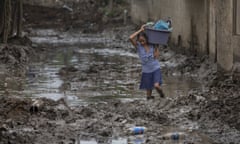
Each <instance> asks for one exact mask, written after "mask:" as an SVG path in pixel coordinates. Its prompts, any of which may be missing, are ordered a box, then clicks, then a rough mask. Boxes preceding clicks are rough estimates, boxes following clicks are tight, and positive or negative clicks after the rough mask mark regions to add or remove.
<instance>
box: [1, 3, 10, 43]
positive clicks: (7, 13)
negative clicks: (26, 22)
mask: <svg viewBox="0 0 240 144" xmlns="http://www.w3.org/2000/svg"><path fill="white" fill-rule="evenodd" d="M10 26H11V0H5V3H4V29H3V43H5V44H6V43H7V40H8V35H9V32H10Z"/></svg>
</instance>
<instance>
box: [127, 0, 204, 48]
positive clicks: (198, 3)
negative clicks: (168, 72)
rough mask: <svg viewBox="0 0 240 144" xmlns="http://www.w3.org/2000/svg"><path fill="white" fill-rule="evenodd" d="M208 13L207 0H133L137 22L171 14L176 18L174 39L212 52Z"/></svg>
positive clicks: (132, 7) (134, 17)
mask: <svg viewBox="0 0 240 144" xmlns="http://www.w3.org/2000/svg"><path fill="white" fill-rule="evenodd" d="M207 14H208V5H207V0H132V3H131V16H132V20H133V21H134V22H135V23H137V24H140V23H145V22H147V21H151V20H154V21H156V20H159V19H164V18H166V17H168V16H170V17H171V18H172V20H173V33H172V35H171V43H172V44H174V45H176V46H179V47H184V48H186V49H189V50H190V51H195V52H198V53H206V52H208V48H207V47H208V43H207V38H208V33H207V29H208V27H207V25H208V23H207V22H208V20H207V18H208V15H207ZM189 50H187V51H189Z"/></svg>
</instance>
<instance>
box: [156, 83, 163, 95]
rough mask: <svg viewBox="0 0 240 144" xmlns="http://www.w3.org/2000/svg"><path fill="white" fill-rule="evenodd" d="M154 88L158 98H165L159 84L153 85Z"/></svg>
mask: <svg viewBox="0 0 240 144" xmlns="http://www.w3.org/2000/svg"><path fill="white" fill-rule="evenodd" d="M154 88H155V89H156V90H157V92H158V93H159V95H160V97H165V95H164V93H163V91H162V89H161V86H160V84H159V83H155V84H154Z"/></svg>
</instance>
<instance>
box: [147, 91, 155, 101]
mask: <svg viewBox="0 0 240 144" xmlns="http://www.w3.org/2000/svg"><path fill="white" fill-rule="evenodd" d="M153 98H154V97H153V96H152V90H147V99H153Z"/></svg>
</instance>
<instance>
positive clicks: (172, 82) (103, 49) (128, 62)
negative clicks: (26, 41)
mask: <svg viewBox="0 0 240 144" xmlns="http://www.w3.org/2000/svg"><path fill="white" fill-rule="evenodd" d="M36 34H37V35H36V36H33V37H32V38H31V39H32V40H33V41H35V42H36V43H45V44H46V45H49V46H50V47H54V48H53V49H52V50H49V51H48V52H47V53H46V54H45V55H43V56H42V58H41V59H43V60H44V61H39V60H36V62H33V63H32V64H31V65H30V67H29V71H28V74H27V75H28V77H27V80H28V81H27V86H26V90H25V92H26V93H27V95H28V96H30V97H46V98H50V99H53V100H58V99H60V98H63V97H65V98H66V99H67V101H68V103H69V105H71V106H74V105H81V104H85V103H89V102H97V101H104V100H105V99H112V98H113V99H121V100H122V101H132V100H136V99H145V93H144V92H143V91H139V90H138V85H139V79H140V72H141V65H140V63H139V60H138V56H137V54H136V53H134V52H132V51H130V50H131V48H129V49H130V50H129V49H126V48H114V47H111V46H108V43H112V42H111V40H108V39H107V38H102V37H101V36H96V35H89V36H84V35H83V36H82V35H67V34H66V35H65V36H63V37H62V38H59V37H60V36H61V35H60V34H59V33H57V32H54V31H52V30H39V31H36ZM45 34H47V35H45ZM59 35H60V36H59ZM81 38H82V40H81ZM79 39H80V40H79ZM79 41H80V42H79ZM81 41H82V42H81ZM128 47H129V46H128ZM165 66H166V65H165ZM67 67H73V69H74V68H75V69H76V71H77V72H76V73H75V76H70V77H65V78H64V74H65V73H67V71H64V69H62V68H67ZM79 73H80V74H79ZM61 75H63V76H61ZM163 77H164V78H163V79H164V85H163V89H164V91H165V93H166V95H168V96H169V97H172V98H173V97H176V96H178V95H186V94H187V93H188V91H189V90H190V89H193V88H201V87H200V84H199V83H197V82H195V81H193V80H191V79H190V78H187V77H185V78H184V77H182V76H175V77H172V76H163ZM154 94H155V96H157V94H156V93H154Z"/></svg>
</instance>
